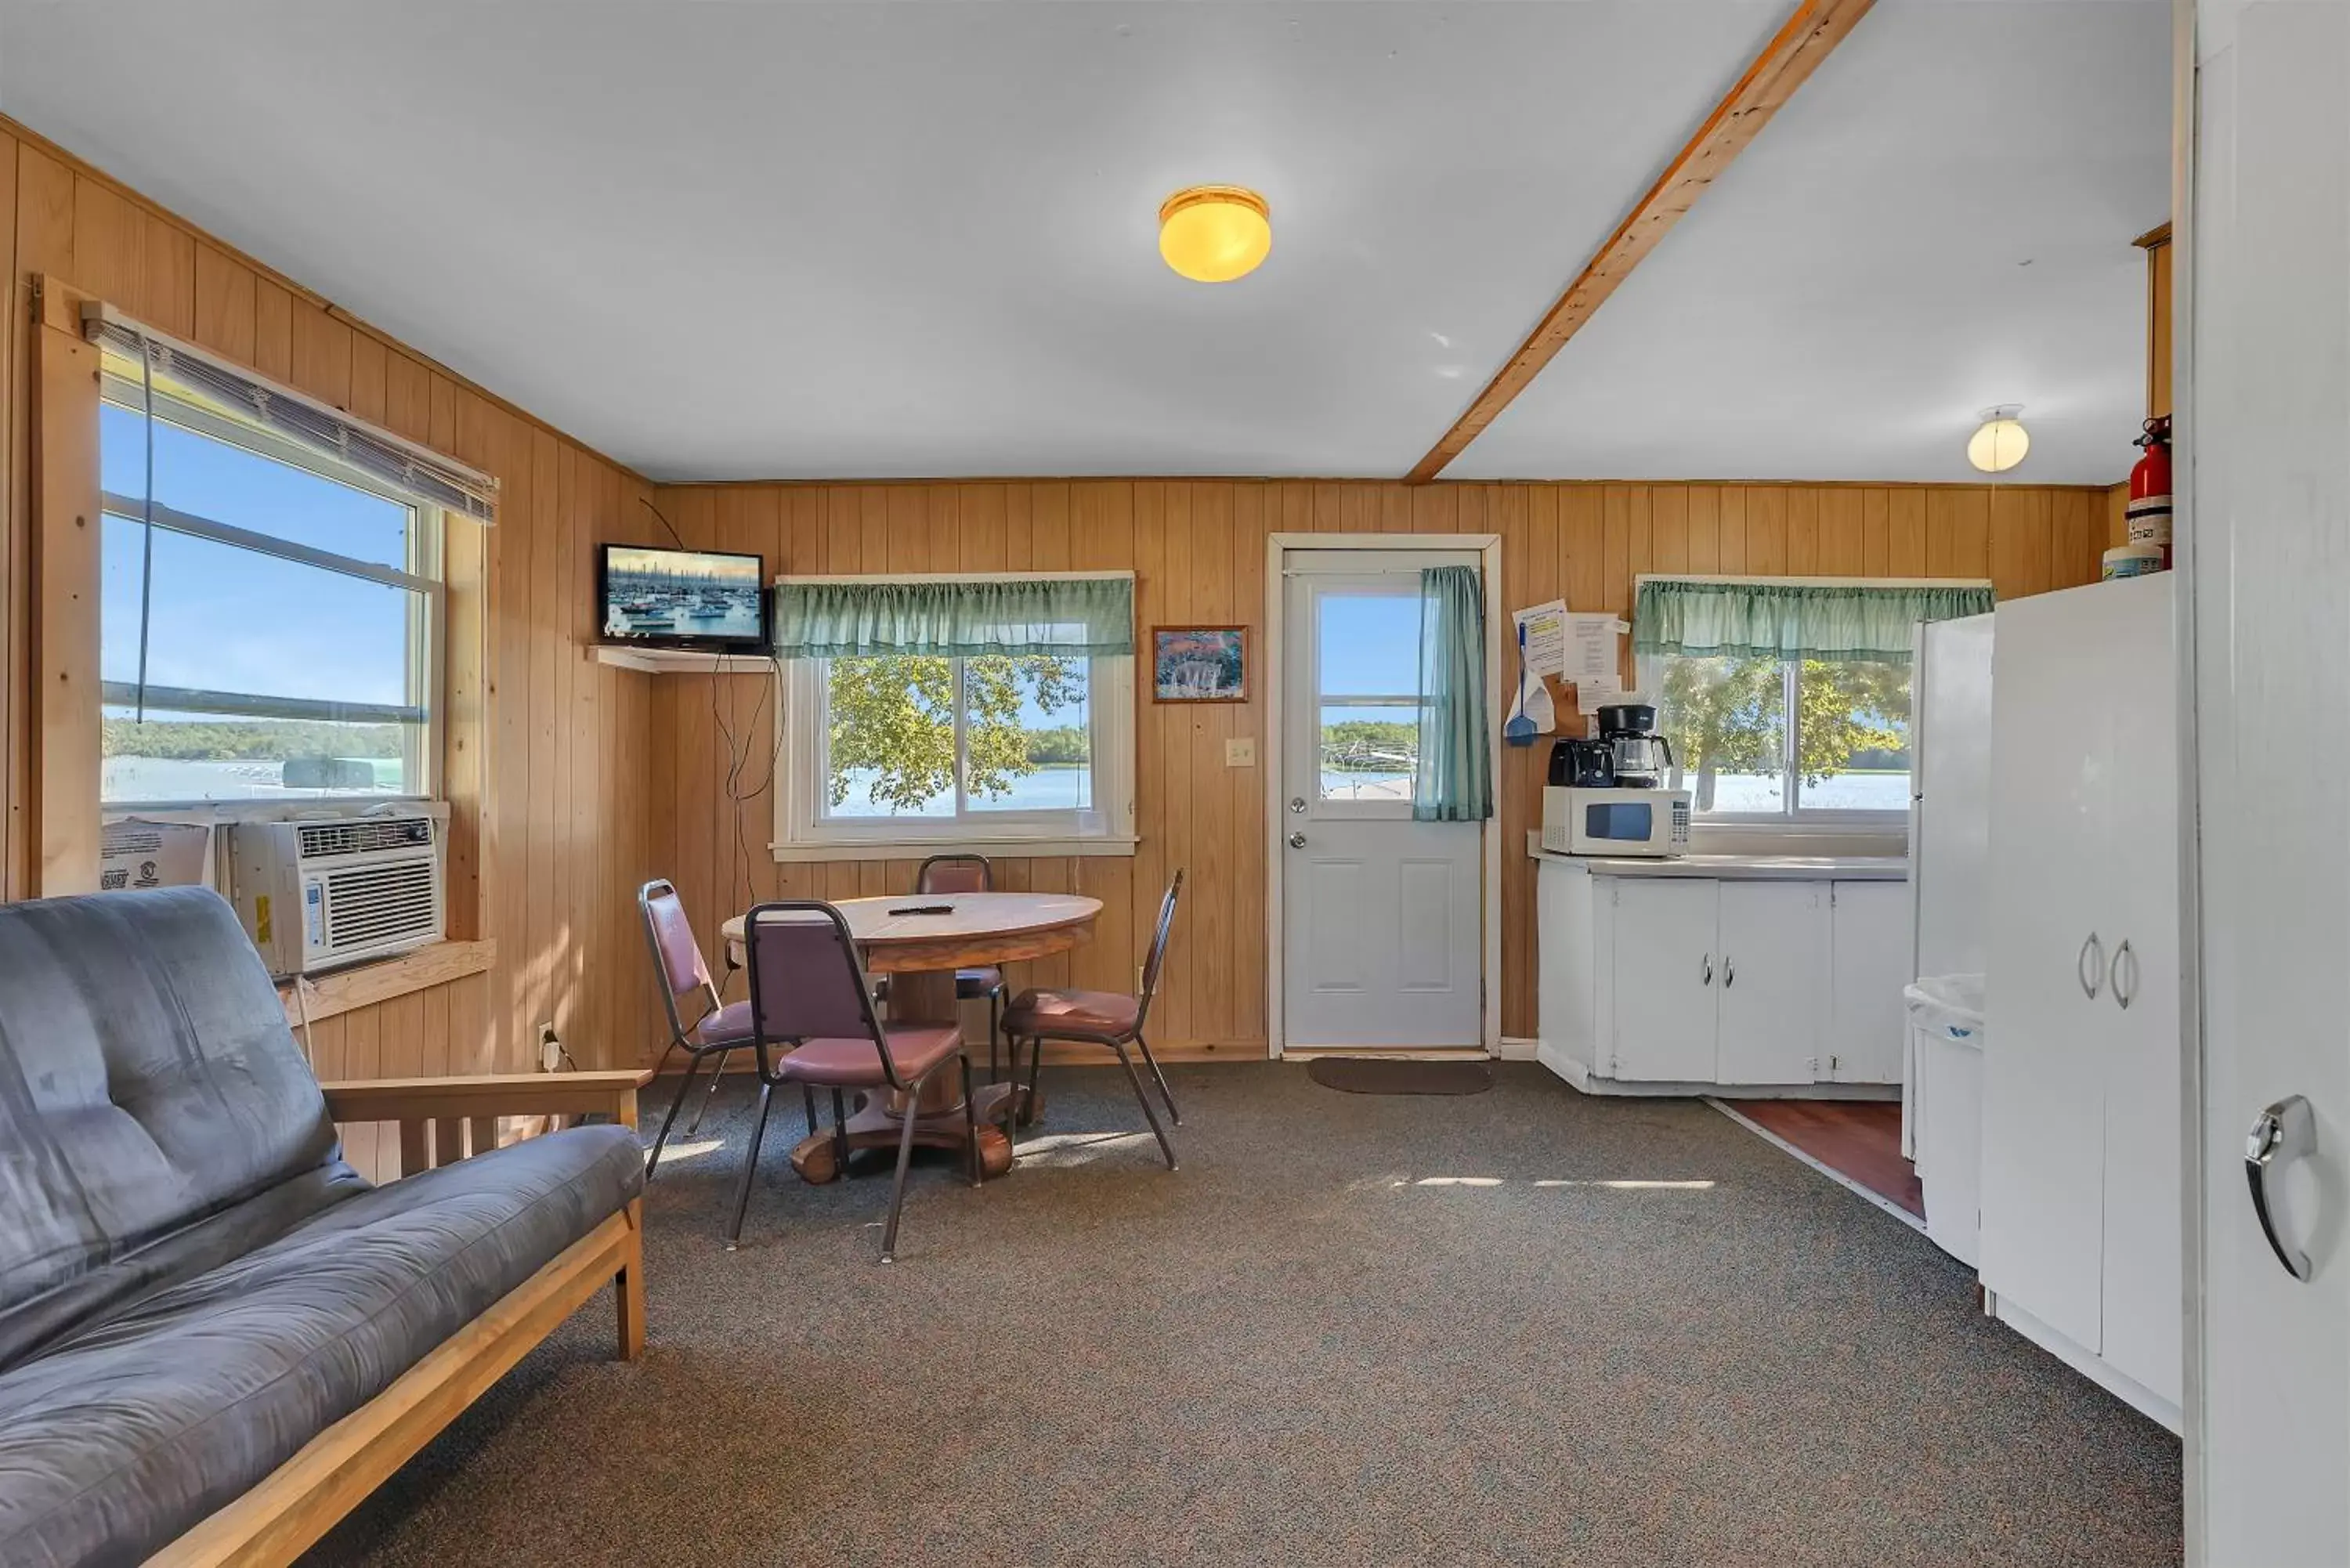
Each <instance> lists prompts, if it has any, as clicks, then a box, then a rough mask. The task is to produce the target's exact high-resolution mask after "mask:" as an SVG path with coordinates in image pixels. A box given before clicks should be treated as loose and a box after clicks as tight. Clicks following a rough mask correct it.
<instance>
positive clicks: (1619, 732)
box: [1599, 702, 1673, 789]
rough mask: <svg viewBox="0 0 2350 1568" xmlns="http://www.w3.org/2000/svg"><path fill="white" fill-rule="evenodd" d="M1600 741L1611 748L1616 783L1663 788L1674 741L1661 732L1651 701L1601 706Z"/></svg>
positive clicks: (1639, 787) (1670, 765) (1610, 754)
mask: <svg viewBox="0 0 2350 1568" xmlns="http://www.w3.org/2000/svg"><path fill="white" fill-rule="evenodd" d="M1599 741H1600V743H1601V744H1602V745H1604V746H1605V747H1606V748H1607V753H1608V760H1609V763H1610V766H1611V768H1612V770H1613V772H1614V774H1615V780H1614V782H1615V784H1617V786H1618V787H1619V788H1623V789H1661V788H1663V787H1664V783H1665V779H1666V777H1667V775H1668V774H1670V773H1671V771H1672V766H1673V748H1672V742H1669V741H1668V740H1666V739H1665V738H1664V737H1663V736H1662V735H1659V734H1658V733H1657V710H1656V708H1655V707H1654V705H1652V704H1650V703H1647V702H1615V703H1610V704H1608V705H1607V707H1604V708H1602V709H1600V710H1599Z"/></svg>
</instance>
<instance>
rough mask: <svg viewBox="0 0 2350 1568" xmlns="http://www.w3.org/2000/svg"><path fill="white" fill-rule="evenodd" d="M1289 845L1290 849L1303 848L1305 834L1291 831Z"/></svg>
mask: <svg viewBox="0 0 2350 1568" xmlns="http://www.w3.org/2000/svg"><path fill="white" fill-rule="evenodd" d="M1289 846H1290V847H1291V848H1292V849H1303V848H1305V835H1304V834H1302V833H1293V834H1291V835H1290V836H1289Z"/></svg>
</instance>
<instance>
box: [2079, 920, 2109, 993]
mask: <svg viewBox="0 0 2350 1568" xmlns="http://www.w3.org/2000/svg"><path fill="white" fill-rule="evenodd" d="M2093 954H2094V955H2095V956H2094V957H2092V956H2091V955H2093ZM2073 978H2074V980H2077V981H2080V982H2081V994H2083V995H2084V996H2086V997H2087V998H2088V999H2089V1000H2090V1001H2091V1002H2095V1001H2096V1000H2097V992H2098V991H2099V990H2100V989H2101V988H2102V987H2103V986H2104V984H2105V980H2106V944H2105V943H2103V942H2101V941H2099V940H2097V933H2096V932H2095V931H2091V932H2090V933H2089V940H2087V941H2085V942H2083V943H2082V944H2081V951H2080V955H2079V956H2078V957H2076V958H2075V959H2074V961H2073Z"/></svg>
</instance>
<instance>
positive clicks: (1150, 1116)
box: [1110, 1044, 1175, 1170]
mask: <svg viewBox="0 0 2350 1568" xmlns="http://www.w3.org/2000/svg"><path fill="white" fill-rule="evenodd" d="M1110 1049H1111V1050H1113V1051H1115V1052H1117V1053H1118V1065H1119V1066H1121V1067H1123V1068H1125V1069H1126V1081H1127V1082H1128V1083H1129V1084H1132V1085H1134V1097H1135V1098H1136V1099H1137V1100H1139V1101H1140V1102H1141V1104H1142V1115H1143V1117H1144V1119H1145V1120H1147V1121H1149V1123H1150V1135H1151V1136H1152V1137H1155V1138H1157V1139H1158V1140H1159V1153H1161V1154H1163V1155H1165V1156H1166V1157H1167V1168H1168V1169H1170V1170H1172V1169H1174V1168H1175V1146H1174V1145H1173V1144H1171V1143H1169V1142H1168V1141H1167V1129H1166V1128H1165V1127H1160V1126H1159V1113H1158V1112H1157V1111H1155V1110H1153V1109H1151V1108H1150V1096H1149V1093H1148V1092H1147V1091H1146V1090H1145V1089H1144V1088H1143V1086H1142V1075H1141V1074H1139V1073H1138V1072H1136V1071H1135V1070H1134V1058H1133V1057H1131V1056H1129V1055H1128V1054H1126V1047H1125V1046H1123V1045H1118V1044H1112V1045H1111V1046H1110Z"/></svg>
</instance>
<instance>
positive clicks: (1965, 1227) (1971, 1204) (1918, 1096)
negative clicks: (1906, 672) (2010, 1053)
mask: <svg viewBox="0 0 2350 1568" xmlns="http://www.w3.org/2000/svg"><path fill="white" fill-rule="evenodd" d="M1902 996H1903V997H1904V999H1905V1000H1906V1001H1907V1002H1908V1009H1909V1054H1910V1059H1911V1062H1912V1064H1913V1072H1914V1076H1913V1077H1912V1078H1911V1079H1910V1083H1909V1107H1908V1109H1909V1123H1910V1128H1911V1137H1912V1142H1913V1144H1914V1146H1915V1147H1916V1150H1917V1153H1916V1155H1915V1158H1916V1160H1917V1166H1918V1184H1919V1185H1920V1186H1921V1187H1922V1188H1923V1189H1925V1197H1926V1235H1927V1238H1928V1239H1929V1241H1932V1242H1933V1243H1934V1244H1935V1245H1936V1246H1938V1247H1939V1248H1941V1249H1942V1251H1945V1252H1948V1253H1950V1256H1952V1257H1954V1258H1956V1259H1958V1260H1959V1261H1960V1262H1962V1263H1965V1264H1967V1265H1968V1266H1969V1267H1970V1268H1971V1267H1973V1266H1974V1262H1975V1237H1976V1232H1977V1230H1978V1228H1979V1226H1980V1224H1981V1190H1982V1043H1983V977H1982V976H1981V975H1979V974H1942V975H1923V976H1920V977H1919V978H1918V982H1917V983H1916V984H1914V985H1910V986H1907V987H1905V988H1904V989H1903V991H1902Z"/></svg>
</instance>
